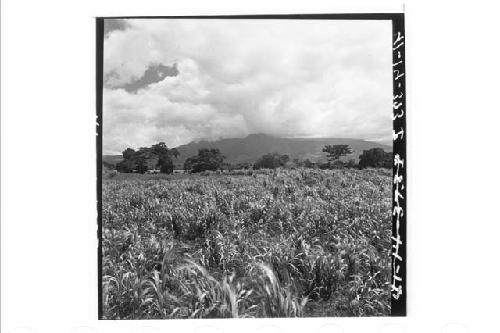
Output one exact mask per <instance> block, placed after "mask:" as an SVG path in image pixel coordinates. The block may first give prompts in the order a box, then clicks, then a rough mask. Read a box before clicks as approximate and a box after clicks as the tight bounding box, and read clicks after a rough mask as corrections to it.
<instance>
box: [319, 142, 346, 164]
mask: <svg viewBox="0 0 500 333" xmlns="http://www.w3.org/2000/svg"><path fill="white" fill-rule="evenodd" d="M323 152H324V153H327V156H326V158H327V159H328V161H329V162H334V161H336V160H338V159H339V158H340V157H341V156H345V155H347V154H351V153H352V149H351V148H350V147H349V146H348V145H326V146H325V147H324V148H323Z"/></svg>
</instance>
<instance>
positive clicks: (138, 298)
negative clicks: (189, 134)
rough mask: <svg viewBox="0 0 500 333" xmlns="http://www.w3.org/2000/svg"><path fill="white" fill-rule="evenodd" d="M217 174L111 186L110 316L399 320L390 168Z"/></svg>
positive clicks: (106, 291) (107, 186) (106, 258)
mask: <svg viewBox="0 0 500 333" xmlns="http://www.w3.org/2000/svg"><path fill="white" fill-rule="evenodd" d="M128 153H131V154H132V156H133V155H134V154H135V153H134V152H128ZM217 172H218V171H204V172H201V173H199V174H193V175H139V174H120V175H116V176H114V177H113V178H111V179H104V180H103V202H102V206H103V211H102V215H103V238H102V242H103V243H102V244H103V257H102V267H103V270H102V273H103V281H102V283H103V309H104V317H105V318H107V319H161V318H245V317H300V316H347V315H349V316H352V315H354V316H378V315H388V314H389V313H390V275H391V262H390V249H391V238H390V237H391V197H392V193H391V172H390V170H386V169H364V170H357V169H339V170H319V169H304V168H298V169H295V170H291V169H281V168H279V169H275V170H267V169H262V170H235V171H230V172H229V173H228V174H217Z"/></svg>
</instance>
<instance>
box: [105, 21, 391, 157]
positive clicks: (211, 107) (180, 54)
mask: <svg viewBox="0 0 500 333" xmlns="http://www.w3.org/2000/svg"><path fill="white" fill-rule="evenodd" d="M122 26H123V27H125V28H123V29H114V30H111V31H109V33H108V34H107V38H106V39H105V45H104V77H105V88H104V93H103V98H104V105H103V116H104V124H103V125H104V128H103V131H104V135H103V141H104V153H105V154H108V153H119V152H121V151H122V150H124V149H125V148H127V147H134V148H137V147H140V146H150V145H151V144H153V143H156V142H158V141H164V142H166V143H167V145H168V146H170V147H175V146H178V145H181V144H185V143H188V142H190V141H193V140H201V139H207V140H215V139H219V138H227V137H244V136H246V135H248V134H251V133H265V134H270V135H276V136H282V137H350V138H361V139H368V140H384V139H389V138H390V136H391V133H392V132H391V131H392V121H391V114H392V113H391V107H392V81H391V75H392V71H391V68H392V67H391V25H390V21H345V20H344V21H342V20H338V21H326V20H163V19H156V20H127V21H126V24H123V25H122ZM158 68H161V69H166V68H168V69H170V70H171V69H172V68H175V73H174V72H168V75H161V74H155V73H157V69H158Z"/></svg>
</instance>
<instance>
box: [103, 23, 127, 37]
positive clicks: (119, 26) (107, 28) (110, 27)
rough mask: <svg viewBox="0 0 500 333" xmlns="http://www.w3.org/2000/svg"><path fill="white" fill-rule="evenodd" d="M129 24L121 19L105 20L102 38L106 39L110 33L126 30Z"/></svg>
mask: <svg viewBox="0 0 500 333" xmlns="http://www.w3.org/2000/svg"><path fill="white" fill-rule="evenodd" d="M128 27H129V24H128V23H127V21H126V20H122V19H105V20H104V36H105V37H108V36H109V34H110V33H111V32H112V31H115V30H126V29H127V28H128Z"/></svg>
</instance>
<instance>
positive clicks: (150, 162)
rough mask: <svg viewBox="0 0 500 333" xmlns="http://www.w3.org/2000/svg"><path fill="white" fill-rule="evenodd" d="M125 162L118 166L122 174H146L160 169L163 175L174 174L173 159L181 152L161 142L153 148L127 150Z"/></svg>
mask: <svg viewBox="0 0 500 333" xmlns="http://www.w3.org/2000/svg"><path fill="white" fill-rule="evenodd" d="M122 156H123V161H121V162H120V163H118V164H117V165H116V169H117V170H118V171H120V172H134V171H137V172H139V173H145V172H147V171H148V170H152V169H156V168H159V169H160V172H162V173H172V172H173V171H174V163H173V161H172V157H175V158H177V157H178V156H179V152H178V151H177V149H175V148H173V149H168V147H167V145H166V144H165V142H160V143H157V144H155V145H152V146H151V147H149V148H147V147H141V148H139V150H137V151H135V150H134V149H132V148H127V149H125V150H124V151H123V152H122Z"/></svg>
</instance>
